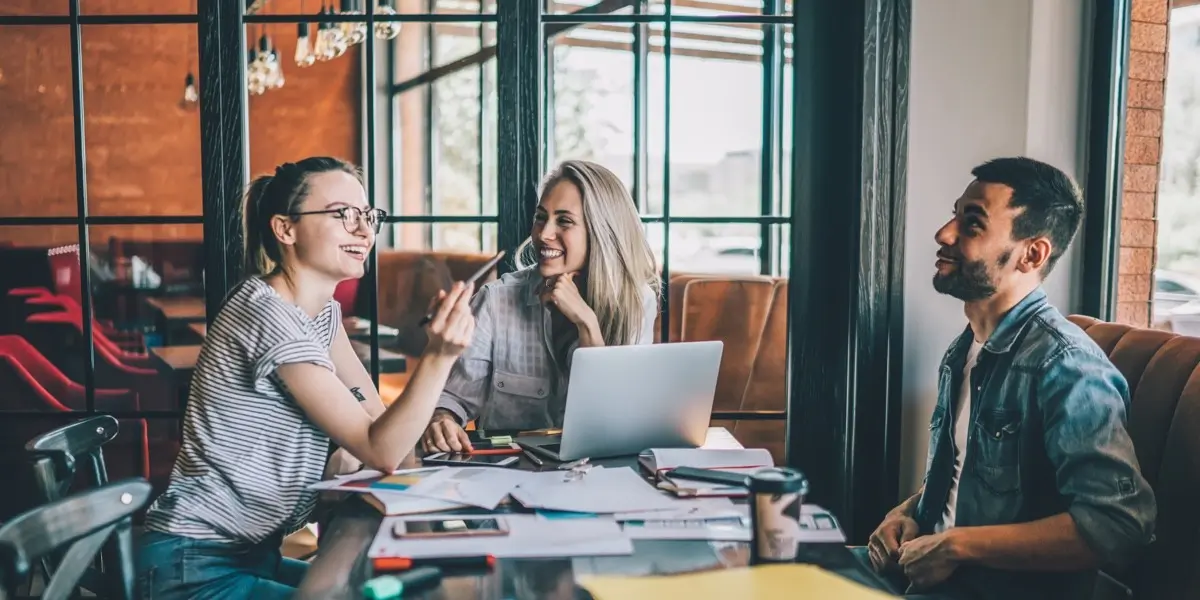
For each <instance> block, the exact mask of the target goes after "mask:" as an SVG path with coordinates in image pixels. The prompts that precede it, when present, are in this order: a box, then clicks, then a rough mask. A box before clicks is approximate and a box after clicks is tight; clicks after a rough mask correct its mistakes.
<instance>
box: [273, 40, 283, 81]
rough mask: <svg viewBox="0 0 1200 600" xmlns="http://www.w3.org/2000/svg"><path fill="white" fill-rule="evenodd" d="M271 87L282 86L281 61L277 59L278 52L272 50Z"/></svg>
mask: <svg viewBox="0 0 1200 600" xmlns="http://www.w3.org/2000/svg"><path fill="white" fill-rule="evenodd" d="M271 87H273V88H275V89H279V88H281V87H283V61H281V60H279V54H278V53H276V52H275V51H274V50H272V51H271Z"/></svg>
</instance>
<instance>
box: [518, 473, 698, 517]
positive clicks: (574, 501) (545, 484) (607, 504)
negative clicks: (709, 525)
mask: <svg viewBox="0 0 1200 600" xmlns="http://www.w3.org/2000/svg"><path fill="white" fill-rule="evenodd" d="M564 475H565V472H564V471H556V472H543V473H533V474H530V476H529V477H528V478H527V479H526V480H525V481H524V482H523V483H521V485H519V486H517V488H516V489H514V490H512V492H511V493H512V497H513V498H514V499H516V500H517V501H518V502H520V503H521V504H523V505H524V506H526V507H527V508H543V509H548V510H560V511H574V512H585V513H604V514H609V513H623V512H633V511H644V510H670V509H673V508H676V507H678V505H677V504H674V501H673V499H672V498H668V497H667V496H666V495H665V494H663V493H661V492H659V491H658V490H655V489H654V487H653V486H651V485H650V484H649V483H646V480H644V479H642V478H641V476H639V475H638V474H637V473H636V472H635V471H634V470H633V469H630V468H627V467H622V468H619V469H592V470H590V471H588V472H587V474H586V475H584V476H583V477H581V478H579V479H575V480H571V481H565V480H564Z"/></svg>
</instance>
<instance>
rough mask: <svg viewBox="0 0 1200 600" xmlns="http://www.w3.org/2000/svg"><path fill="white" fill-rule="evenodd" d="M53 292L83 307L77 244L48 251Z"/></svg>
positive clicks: (81, 278) (81, 279)
mask: <svg viewBox="0 0 1200 600" xmlns="http://www.w3.org/2000/svg"><path fill="white" fill-rule="evenodd" d="M49 255H50V271H51V273H53V277H54V290H55V291H56V292H57V293H59V294H62V295H63V296H66V297H68V298H71V299H72V300H74V301H75V302H76V303H78V304H79V305H80V306H83V288H82V282H83V277H82V276H81V275H80V272H79V270H80V269H79V244H71V245H69V246H59V247H57V248H51V249H50V250H49Z"/></svg>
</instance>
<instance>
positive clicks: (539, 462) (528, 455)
mask: <svg viewBox="0 0 1200 600" xmlns="http://www.w3.org/2000/svg"><path fill="white" fill-rule="evenodd" d="M521 452H524V453H525V457H526V458H528V459H529V460H530V461H532V462H533V464H535V465H537V466H539V467H540V466H542V465H544V464H546V463H544V462H542V459H540V458H538V457H537V455H535V454H534V453H532V452H530V451H529V449H528V448H521Z"/></svg>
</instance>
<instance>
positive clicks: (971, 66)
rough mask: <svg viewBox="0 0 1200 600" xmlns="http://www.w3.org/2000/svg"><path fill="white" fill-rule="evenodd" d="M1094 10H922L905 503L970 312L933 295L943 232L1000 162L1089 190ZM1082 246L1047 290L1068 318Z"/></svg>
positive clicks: (913, 160)
mask: <svg viewBox="0 0 1200 600" xmlns="http://www.w3.org/2000/svg"><path fill="white" fill-rule="evenodd" d="M1085 1H1086V0H914V1H913V18H912V64H911V72H910V82H911V83H910V96H909V122H908V139H909V145H908V210H907V223H906V233H905V235H906V236H907V239H906V244H905V265H904V274H905V283H904V285H905V289H904V383H903V399H904V410H903V416H902V425H901V427H902V428H903V434H902V436H901V446H902V449H901V453H900V460H901V465H900V491H901V495H902V497H906V496H908V495H911V494H912V493H913V492H915V491H916V489H917V488H919V487H920V485H921V480H922V478H923V476H924V471H923V469H924V467H925V453H926V449H927V448H928V443H929V439H928V434H929V415H930V413H931V412H932V411H933V406H934V404H935V402H936V401H937V368H938V364H939V362H940V361H941V358H942V354H943V353H944V352H945V349H946V347H947V346H948V345H949V344H950V342H951V341H952V340H953V338H954V337H955V336H956V335H958V334H959V333H961V332H962V330H963V327H965V326H966V318H965V317H963V316H962V303H961V302H959V301H957V300H955V299H953V298H950V297H948V296H942V295H940V294H938V293H937V292H935V291H934V290H933V286H932V283H931V280H932V277H933V272H934V268H933V263H934V252H936V251H937V244H936V243H935V242H934V241H933V235H934V232H935V231H936V230H937V229H938V227H940V226H941V225H942V224H943V223H945V222H946V220H947V219H948V218H949V216H950V214H951V212H952V210H953V205H954V200H955V199H956V198H958V196H959V194H960V193H962V190H963V188H965V187H966V186H967V184H968V183H970V181H971V174H970V173H971V168H972V167H974V166H975V165H977V164H979V163H981V162H984V161H986V160H988V159H990V158H995V157H999V156H1018V155H1024V156H1029V157H1031V158H1036V159H1039V160H1044V161H1046V162H1049V163H1051V164H1053V165H1055V166H1057V167H1059V168H1060V169H1063V170H1064V171H1066V172H1067V173H1068V174H1070V175H1072V176H1073V177H1075V178H1076V180H1077V181H1081V177H1082V175H1083V172H1082V167H1083V164H1084V163H1083V152H1082V149H1083V134H1084V133H1085V129H1084V127H1083V124H1084V116H1085V114H1086V107H1085V106H1084V104H1083V102H1084V99H1085V96H1084V95H1083V94H1081V90H1082V88H1083V86H1084V84H1085V76H1086V73H1087V69H1086V62H1085V60H1086V53H1085V52H1084V47H1085V46H1084V44H1085V42H1086V41H1087V40H1085V39H1084V38H1083V33H1084V30H1085V24H1086V19H1087V18H1088V14H1087V13H1086V11H1085V9H1084V4H1085ZM1078 243H1079V240H1078V239H1076V241H1075V244H1073V245H1072V251H1071V252H1070V253H1069V254H1068V255H1067V256H1064V257H1063V259H1062V262H1060V263H1059V265H1058V267H1057V268H1056V269H1055V270H1054V272H1053V273H1052V274H1051V275H1050V278H1049V280H1048V281H1047V282H1046V290H1047V292H1048V293H1049V295H1050V299H1051V301H1052V302H1053V303H1054V304H1055V305H1057V306H1058V307H1059V308H1060V310H1063V311H1064V312H1069V311H1070V310H1072V309H1074V308H1076V307H1077V306H1078V301H1077V297H1078V288H1079V286H1078V285H1077V281H1078V273H1079V267H1078V263H1079V253H1078V251H1077V250H1078Z"/></svg>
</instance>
